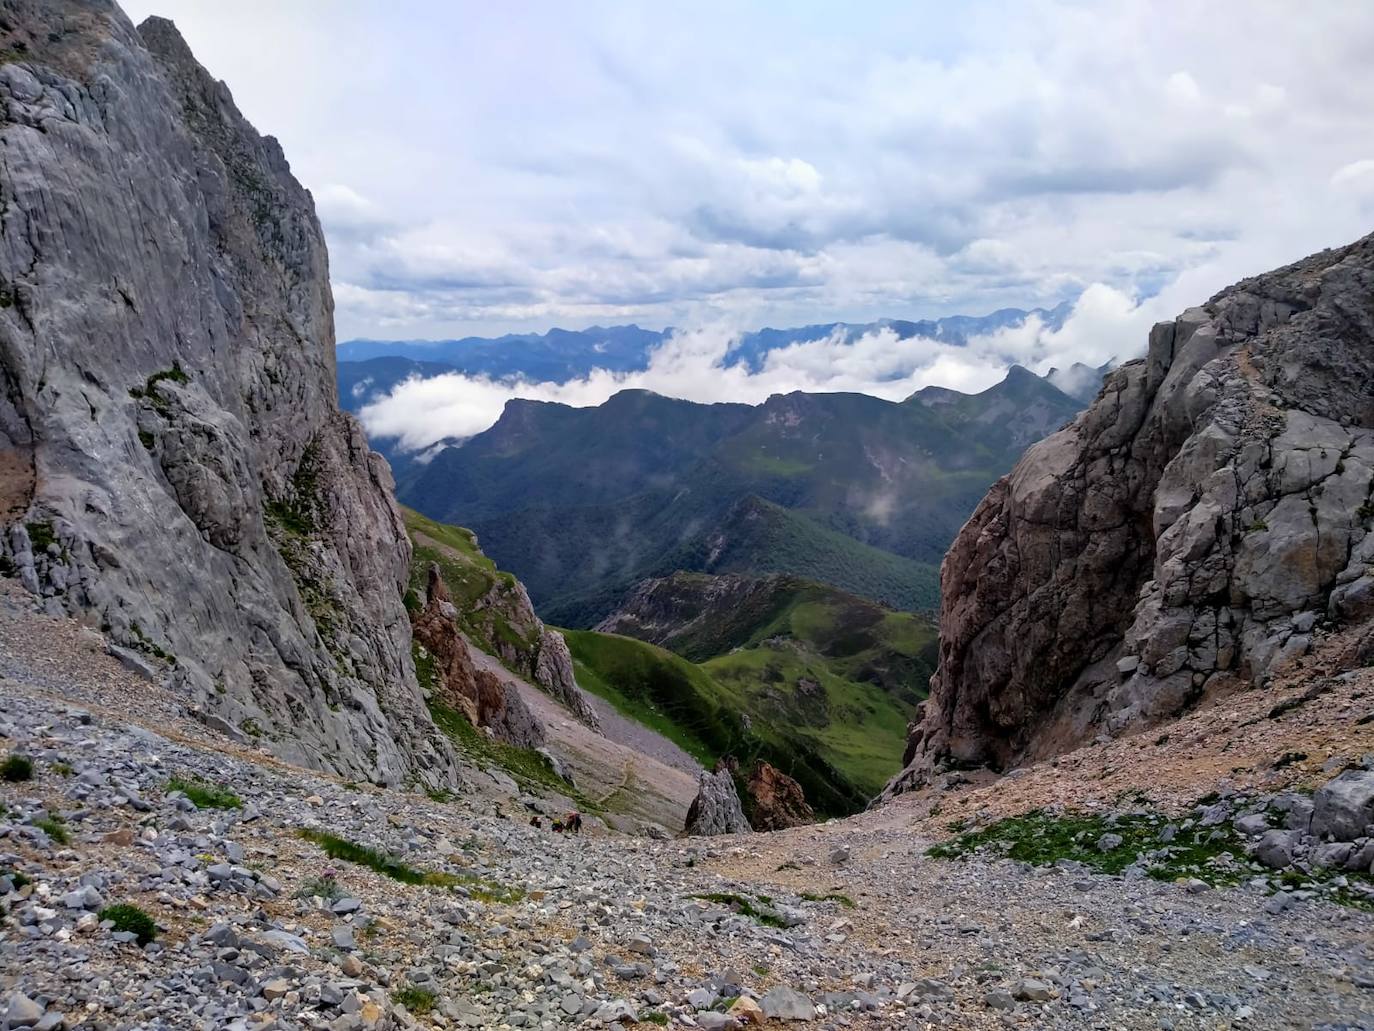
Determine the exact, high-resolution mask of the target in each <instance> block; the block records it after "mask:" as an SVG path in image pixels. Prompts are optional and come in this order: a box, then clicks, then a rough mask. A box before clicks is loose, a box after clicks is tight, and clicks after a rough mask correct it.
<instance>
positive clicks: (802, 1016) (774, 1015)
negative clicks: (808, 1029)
mask: <svg viewBox="0 0 1374 1031" xmlns="http://www.w3.org/2000/svg"><path fill="white" fill-rule="evenodd" d="M759 1005H760V1006H761V1007H762V1008H763V1012H764V1015H765V1016H767V1017H768V1019H770V1020H814V1019H815V1017H816V1007H815V1006H814V1005H813V1004H812V1002H811V1000H810V999H808V998H807V997H806V996H805V995H803V994H802V993H801V992H799V991H797V990H796V989H795V988H789V987H788V986H787V985H778V986H777V987H775V988H770V989H768V991H767V992H765V993H764V996H763V998H762V999H760V1000H759Z"/></svg>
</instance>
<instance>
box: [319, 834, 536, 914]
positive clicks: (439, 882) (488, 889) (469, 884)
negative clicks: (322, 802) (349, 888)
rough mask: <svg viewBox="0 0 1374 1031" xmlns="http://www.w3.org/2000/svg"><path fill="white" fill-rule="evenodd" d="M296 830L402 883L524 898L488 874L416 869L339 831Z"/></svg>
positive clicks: (493, 898)
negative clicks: (338, 833) (478, 875)
mask: <svg viewBox="0 0 1374 1031" xmlns="http://www.w3.org/2000/svg"><path fill="white" fill-rule="evenodd" d="M297 833H298V834H299V835H300V836H301V837H302V838H304V839H305V840H306V841H309V842H313V843H314V844H316V845H319V846H320V848H322V849H324V852H325V855H327V856H329V858H330V859H342V860H343V861H344V862H347V863H356V864H357V865H358V866H365V867H367V868H368V869H369V870H373V871H375V872H376V873H379V874H381V875H382V876H384V877H390V878H391V879H392V880H396V881H400V882H401V883H402V884H418V885H425V886H428V887H432V888H456V889H459V890H461V891H463V892H464V893H465V894H467V896H468V897H469V898H473V899H476V900H477V901H478V902H503V903H514V902H519V901H520V900H521V899H522V898H524V897H525V892H524V890H523V889H521V888H513V887H508V886H506V885H503V884H499V883H497V882H496V881H493V880H490V879H489V878H486V877H477V876H475V875H473V874H456V873H447V872H444V871H441V870H417V869H416V868H415V867H413V866H410V865H408V864H407V863H404V862H402V861H401V860H399V859H397V858H396V857H395V856H389V855H387V854H386V853H384V852H379V851H377V850H376V849H375V848H368V847H367V846H366V845H359V844H358V843H357V842H354V841H349V840H348V839H346V838H341V837H339V836H338V835H337V834H330V833H329V832H328V831H320V830H312V829H310V828H302V829H301V830H299V831H298V832H297Z"/></svg>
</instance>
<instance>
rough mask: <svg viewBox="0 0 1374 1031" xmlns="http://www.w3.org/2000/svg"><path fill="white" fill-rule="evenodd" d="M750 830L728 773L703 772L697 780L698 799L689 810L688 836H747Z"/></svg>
mask: <svg viewBox="0 0 1374 1031" xmlns="http://www.w3.org/2000/svg"><path fill="white" fill-rule="evenodd" d="M751 829H752V828H751V827H750V826H749V821H748V820H747V819H745V816H744V807H743V806H742V805H741V804H740V800H739V793H738V792H737V791H736V790H735V780H734V778H733V777H732V776H731V775H730V771H729V769H727V768H725V767H724V766H720V765H718V766H717V768H716V770H715V771H714V772H709V773H708V772H707V771H706V770H702V771H701V773H700V774H698V776H697V796H696V798H694V799H693V800H692V805H691V807H690V808H689V809H688V810H687V824H686V828H685V833H687V834H689V835H701V836H714V835H719V834H747V833H748V832H749V831H750V830H751Z"/></svg>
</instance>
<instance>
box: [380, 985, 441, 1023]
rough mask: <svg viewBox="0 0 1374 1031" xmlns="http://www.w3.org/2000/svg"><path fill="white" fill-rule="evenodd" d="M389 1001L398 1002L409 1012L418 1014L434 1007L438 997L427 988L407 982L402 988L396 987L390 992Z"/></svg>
mask: <svg viewBox="0 0 1374 1031" xmlns="http://www.w3.org/2000/svg"><path fill="white" fill-rule="evenodd" d="M391 1001H392V1002H396V1003H400V1004H401V1005H402V1006H404V1007H405V1008H406V1009H407V1010H409V1011H410V1012H411V1013H413V1014H416V1015H417V1016H418V1015H422V1014H425V1013H428V1012H429V1011H430V1010H432V1009H434V1004H435V1003H436V1002H438V1001H439V997H438V996H437V995H435V994H434V992H432V991H431V990H430V989H428V988H421V987H420V986H419V985H413V984H408V985H406V986H405V987H404V988H397V989H396V990H395V991H394V992H392V993H391Z"/></svg>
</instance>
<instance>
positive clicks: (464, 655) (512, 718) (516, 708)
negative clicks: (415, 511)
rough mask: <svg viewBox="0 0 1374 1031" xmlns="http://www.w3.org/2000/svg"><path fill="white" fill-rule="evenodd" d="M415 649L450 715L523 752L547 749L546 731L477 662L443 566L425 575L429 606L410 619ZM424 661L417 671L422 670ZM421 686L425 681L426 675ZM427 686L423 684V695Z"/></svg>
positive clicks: (507, 687) (507, 686)
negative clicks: (459, 714)
mask: <svg viewBox="0 0 1374 1031" xmlns="http://www.w3.org/2000/svg"><path fill="white" fill-rule="evenodd" d="M411 626H412V629H413V631H414V634H415V643H416V644H418V645H419V646H420V647H422V648H424V650H425V651H424V653H423V655H424V656H425V657H427V658H428V660H429V662H430V663H431V664H432V666H433V670H434V677H433V683H432V684H431V685H430V688H431V690H433V691H434V693H435V694H436V695H437V696H438V698H439V700H440V701H441V702H442V703H443V704H444V705H446V706H448V707H449V708H451V709H457V710H459V711H461V712H462V713H463V715H464V716H466V717H467V719H468V722H469V723H471V724H472V725H473V726H474V727H484V728H486V729H487V730H489V731H490V732H491V735H492V737H494V738H496V739H497V740H498V741H505V742H506V743H507V744H512V745H516V746H518V747H521V748H538V747H539V746H540V745H542V744H543V743H544V727H543V725H542V724H541V723H540V722H539V720H538V719H537V718H536V717H535V715H534V714H533V713H532V712H530V710H529V708H528V707H527V706H526V705H525V703H524V701H523V700H522V699H521V697H520V692H519V691H517V690H516V688H515V687H514V686H513V685H512V684H508V683H503V682H502V681H501V680H500V679H499V678H498V677H496V676H495V675H494V674H492V673H491V672H489V671H488V670H485V669H478V668H477V664H476V663H475V662H474V661H473V658H472V652H471V650H470V646H469V645H468V642H467V639H466V638H465V637H464V636H463V633H462V631H461V630H460V629H459V613H458V609H457V607H456V606H455V605H454V604H453V599H452V596H451V595H450V594H449V590H448V585H447V584H445V583H444V578H443V575H442V574H441V573H440V570H439V565H438V563H431V564H430V566H429V570H428V573H427V574H426V589H425V606H424V608H422V609H420V610H419V611H418V612H416V613H415V614H414V615H413V616H412V617H411ZM422 665H423V663H422V662H421V660H420V659H419V658H417V659H416V666H417V667H418V666H422ZM417 672H420V673H421V680H422V681H423V680H424V675H423V671H420V670H417ZM424 687H425V685H424V684H423V683H422V684H421V689H422V690H423V689H424Z"/></svg>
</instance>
